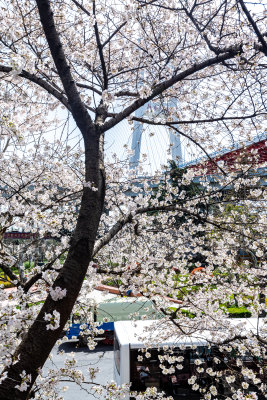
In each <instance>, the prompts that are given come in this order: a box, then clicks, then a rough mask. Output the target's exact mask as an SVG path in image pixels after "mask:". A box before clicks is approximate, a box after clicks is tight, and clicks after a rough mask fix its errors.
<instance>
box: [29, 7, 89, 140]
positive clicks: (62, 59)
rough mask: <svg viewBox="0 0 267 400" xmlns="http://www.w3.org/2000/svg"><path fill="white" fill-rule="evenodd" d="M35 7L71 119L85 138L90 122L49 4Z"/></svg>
mask: <svg viewBox="0 0 267 400" xmlns="http://www.w3.org/2000/svg"><path fill="white" fill-rule="evenodd" d="M37 6H38V10H39V14H40V20H41V23H42V26H43V30H44V33H45V36H46V40H47V43H48V46H49V48H50V51H51V55H52V57H53V60H54V63H55V65H56V69H57V72H58V75H59V77H60V79H61V82H62V84H63V87H64V90H65V93H66V96H67V98H68V100H69V105H70V108H71V111H72V114H73V118H74V119H75V122H76V124H77V126H78V127H79V128H80V130H81V132H82V135H83V136H85V135H87V133H86V131H88V127H90V128H92V120H91V117H90V115H89V114H88V112H87V110H86V107H85V105H84V103H83V102H82V100H81V98H80V95H79V92H78V90H77V87H76V84H75V82H74V79H73V77H72V74H71V72H70V66H69V64H68V62H67V59H66V56H65V53H64V50H63V46H62V44H61V41H60V38H59V35H58V32H57V30H56V27H55V23H54V18H53V11H52V9H51V7H50V2H49V1H48V0H37Z"/></svg>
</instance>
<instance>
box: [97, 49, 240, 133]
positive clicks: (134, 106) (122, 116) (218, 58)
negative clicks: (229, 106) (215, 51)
mask: <svg viewBox="0 0 267 400" xmlns="http://www.w3.org/2000/svg"><path fill="white" fill-rule="evenodd" d="M241 52H242V47H241V46H236V47H232V48H229V49H228V51H227V52H226V53H225V54H220V55H218V56H216V57H213V58H209V59H208V60H205V61H203V62H201V63H199V64H195V65H193V66H192V67H190V68H188V69H186V70H185V71H183V72H180V73H179V74H178V75H175V76H173V77H172V78H170V79H168V80H166V81H164V82H162V83H159V84H158V85H156V87H155V88H154V90H153V91H152V94H151V95H150V96H148V97H146V98H144V99H138V100H136V101H135V102H134V103H132V104H131V105H130V106H128V107H126V108H125V109H124V110H123V111H122V112H121V113H119V114H118V115H117V116H116V117H114V118H111V119H110V120H109V121H107V122H106V123H105V124H104V125H103V126H102V127H101V131H102V132H106V131H108V130H109V129H111V128H113V127H114V126H115V125H117V124H118V123H119V122H121V121H122V120H123V119H125V118H127V117H129V115H131V114H132V113H133V112H135V111H136V110H137V109H138V108H140V107H142V106H143V105H144V104H146V103H148V102H149V101H150V100H152V99H154V98H155V97H157V96H159V95H160V94H161V93H163V92H164V91H165V90H167V89H169V88H170V87H172V86H173V85H174V84H175V83H177V82H180V81H182V80H184V79H185V78H187V77H189V76H190V75H193V74H195V73H196V72H200V71H202V70H203V69H205V68H207V67H211V66H213V65H216V64H219V63H222V62H223V61H226V60H229V59H231V58H234V57H235V56H237V55H238V54H240V53H241Z"/></svg>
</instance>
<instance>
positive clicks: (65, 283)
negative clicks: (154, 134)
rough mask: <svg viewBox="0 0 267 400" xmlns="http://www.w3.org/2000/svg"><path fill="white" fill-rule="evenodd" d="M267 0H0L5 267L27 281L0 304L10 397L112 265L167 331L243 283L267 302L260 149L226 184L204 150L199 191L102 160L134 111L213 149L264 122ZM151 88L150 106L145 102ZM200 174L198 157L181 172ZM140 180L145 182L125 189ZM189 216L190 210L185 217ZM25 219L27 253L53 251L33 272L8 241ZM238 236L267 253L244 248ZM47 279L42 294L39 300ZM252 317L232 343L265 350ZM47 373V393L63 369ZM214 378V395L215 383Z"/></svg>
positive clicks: (27, 381)
mask: <svg viewBox="0 0 267 400" xmlns="http://www.w3.org/2000/svg"><path fill="white" fill-rule="evenodd" d="M258 3H259V4H258V5H257V8H256V11H255V12H254V13H252V12H250V11H249V9H248V8H247V6H246V4H245V3H244V2H243V1H236V0H220V1H218V2H214V1H206V2H197V1H182V0H181V1H170V0H168V1H165V0H161V1H157V0H156V1H155V0H152V1H142V0H136V1H130V0H129V1H113V0H108V1H107V0H106V1H105V0H98V1H90V2H85V1H76V0H68V1H64V2H63V1H60V0H58V1H55V2H49V1H48V0H37V1H28V0H23V1H20V2H18V1H12V2H6V1H4V0H2V1H1V3H0V4H1V34H0V38H1V41H0V53H1V59H0V73H1V89H0V90H1V96H0V102H1V111H0V112H1V115H0V117H1V159H0V162H1V192H2V196H1V200H0V202H1V260H0V261H1V265H0V267H1V269H2V271H3V272H4V273H5V274H6V276H8V277H9V279H10V280H11V281H13V283H14V284H15V285H16V287H17V291H16V294H15V293H14V294H13V295H12V296H14V300H15V304H12V301H11V299H10V298H9V297H10V294H7V293H6V291H4V290H1V298H2V300H3V301H5V300H7V304H6V303H3V309H2V310H1V324H2V325H1V330H2V332H1V338H2V341H1V357H2V361H1V363H2V376H1V384H0V398H1V399H26V398H30V397H31V396H34V395H35V396H37V395H38V394H37V392H36V391H35V386H34V385H35V382H36V379H37V377H38V375H39V376H41V368H42V366H43V365H44V363H45V361H46V359H47V358H48V356H49V353H50V352H51V350H52V348H53V346H54V345H55V343H56V341H57V339H58V338H59V336H60V333H61V331H62V329H63V328H64V326H65V324H66V322H67V320H68V318H69V315H70V313H71V311H72V309H73V307H74V305H75V302H76V300H77V298H78V296H79V293H80V296H81V297H83V293H84V291H88V290H91V289H92V288H93V287H94V285H95V284H96V282H97V281H99V280H101V279H105V277H113V278H114V277H115V278H116V279H118V278H119V280H120V286H121V290H122V292H123V290H124V289H125V288H130V289H131V290H132V291H133V292H138V293H142V294H143V295H145V296H147V297H149V298H152V299H153V301H154V302H155V304H156V306H157V307H159V308H161V309H162V310H163V311H164V312H165V314H166V316H165V318H166V321H167V320H168V321H171V322H172V325H171V326H172V328H170V331H172V329H173V330H175V332H176V333H177V332H178V333H179V334H187V333H188V332H189V331H191V330H194V329H196V327H198V329H206V328H207V327H208V328H210V329H212V327H214V326H215V325H216V324H218V323H219V322H220V321H222V320H223V321H225V320H226V317H227V311H224V310H223V307H222V305H224V304H226V303H229V301H230V300H231V296H232V295H233V293H234V294H235V299H236V301H237V302H238V303H239V304H242V303H244V295H245V296H246V306H247V307H248V308H249V311H250V312H251V313H252V315H255V316H258V315H260V314H261V312H262V311H264V309H265V305H264V304H262V303H260V301H259V295H260V294H265V279H266V278H265V275H266V263H265V262H264V248H265V246H266V242H265V237H264V235H263V233H262V232H263V228H264V227H265V225H266V214H265V213H264V211H263V206H262V205H261V207H259V208H260V212H257V211H256V210H257V208H256V206H257V204H259V203H260V202H261V203H262V199H263V196H264V194H263V190H261V189H260V188H259V179H260V178H259V177H258V176H257V175H255V174H254V175H253V174H252V173H251V172H252V171H253V168H254V169H255V166H256V165H257V155H256V154H255V155H254V156H255V157H254V156H253V157H254V158H253V157H252V158H251V159H249V160H246V162H242V160H241V159H240V160H237V164H238V165H236V166H235V167H234V168H232V167H228V166H222V165H220V164H218V165H216V168H217V178H216V179H217V181H218V182H217V186H216V187H214V185H213V186H210V185H209V182H208V179H206V178H205V163H203V171H202V176H203V178H202V180H201V185H202V188H203V190H202V191H201V193H200V194H195V195H194V196H193V197H190V198H188V197H187V196H186V193H185V191H183V190H179V188H177V186H175V185H172V184H171V183H170V182H169V180H168V178H166V180H165V183H164V185H165V186H164V188H163V189H162V190H164V192H165V195H164V198H163V199H162V198H161V196H160V193H161V190H158V191H157V194H156V195H155V194H154V193H151V191H152V189H151V187H152V186H153V185H155V186H159V185H161V183H162V177H161V176H159V175H158V176H155V177H154V178H153V179H152V181H151V182H150V183H149V182H147V181H146V180H145V179H144V181H143V183H142V184H141V185H140V181H138V182H137V183H136V181H137V178H138V174H139V173H138V172H137V171H134V172H131V173H128V175H127V174H126V172H125V171H124V170H123V169H122V168H121V167H120V164H119V162H118V160H116V159H115V160H114V163H109V164H108V163H105V160H104V139H105V133H106V132H107V131H109V130H110V129H112V128H114V129H115V128H116V127H117V126H118V124H119V123H120V122H121V121H124V120H127V121H128V122H129V124H130V125H131V124H132V123H133V121H134V120H135V121H139V122H140V123H142V124H143V126H144V129H147V127H148V126H153V125H154V126H156V125H159V126H164V127H165V128H166V129H169V130H171V131H172V132H173V133H174V134H179V135H181V136H182V137H184V138H186V140H188V143H193V144H194V146H197V147H198V148H199V149H200V150H201V151H202V153H203V155H205V156H208V154H209V153H210V152H211V151H213V150H214V149H216V150H217V149H220V147H222V146H228V147H231V145H233V143H234V142H235V140H236V138H238V139H239V142H240V143H241V146H242V143H243V145H244V143H245V142H246V141H248V140H252V138H253V137H254V136H255V135H257V134H259V133H262V131H263V129H264V118H265V116H266V102H265V93H266V83H265V81H266V80H265V71H266V60H265V57H266V40H265V37H266V34H265V31H264V26H265V25H266V7H265V5H264V2H262V3H261V2H258ZM173 99H175V104H176V106H175V107H174V106H172V105H171V104H174V103H173V101H172V100H173ZM149 102H150V104H151V105H152V106H151V112H150V114H147V115H144V116H143V117H137V116H135V114H134V113H135V111H136V110H138V109H140V107H142V106H144V105H146V104H148V103H149ZM62 109H63V110H64V111H63V110H62ZM157 110H160V111H157ZM73 121H74V123H75V125H76V127H77V129H76V131H75V132H72V131H71V126H72V124H73ZM77 131H78V132H79V133H77ZM114 131H116V129H115V130H114ZM51 132H54V133H55V139H51V138H52V136H53V135H52V134H51ZM114 135H116V133H114ZM213 163H214V164H216V161H213ZM237 171H239V173H238V174H237ZM240 171H241V172H240ZM194 176H195V170H194V169H193V168H191V169H188V171H187V172H186V173H185V174H184V175H183V177H182V180H181V185H183V186H184V185H190V184H191V181H192V179H193V177H194ZM130 184H131V185H133V187H132V189H131V190H132V191H133V192H135V195H134V196H129V195H127V193H128V194H129V185H130ZM229 187H230V188H231V190H232V194H231V195H229V194H228V195H226V194H225V193H226V192H227V191H226V190H224V189H225V188H229ZM246 188H247V190H248V191H249V193H250V194H248V193H247V194H246V197H244V198H242V199H241V200H242V202H243V203H245V205H244V206H245V207H246V208H249V209H250V210H251V213H244V214H242V223H240V216H239V214H238V218H237V216H236V214H235V213H234V212H232V213H231V215H230V216H228V217H227V218H226V217H225V213H224V205H225V204H226V203H229V202H231V203H240V202H241V200H240V193H241V192H242V190H245V189H246ZM228 193H229V192H228ZM174 199H175V201H174ZM251 204H256V205H255V206H252V205H251ZM255 214H257V215H258V216H259V218H258V219H256V218H255ZM177 217H184V218H183V223H181V224H178V226H177V223H176V224H175V221H176V219H177ZM200 220H201V223H195V222H196V221H200ZM12 226H17V227H20V228H23V229H24V230H26V231H28V232H31V236H30V237H29V239H28V240H27V241H25V242H23V243H21V244H20V249H19V252H20V254H24V255H26V256H27V257H28V256H29V255H31V254H32V253H33V252H34V251H36V248H37V247H38V246H39V247H40V246H43V251H44V252H45V258H46V260H47V261H46V263H45V265H44V266H38V265H35V267H34V269H33V270H31V271H29V274H28V275H29V276H28V277H27V280H26V282H24V280H23V279H20V278H19V275H18V274H17V273H16V268H18V266H19V263H20V256H19V255H18V254H17V253H15V254H14V249H12V246H10V243H8V242H6V241H5V240H3V238H4V236H5V233H6V232H7V231H8V229H9V228H10V227H12ZM218 231H219V232H218ZM240 240H242V243H243V246H245V247H246V248H250V249H252V250H253V252H254V253H255V254H256V256H257V257H258V259H259V260H260V261H259V262H258V263H260V268H259V264H257V265H253V266H251V265H250V263H249V262H248V263H246V262H245V263H242V265H239V264H238V263H237V262H236V251H237V249H238V248H239V247H240ZM197 253H202V254H203V255H204V256H205V259H206V261H205V262H206V273H205V274H202V275H197V276H191V275H188V274H187V272H188V264H189V263H190V262H191V264H192V262H193V261H192V260H194V256H195V254H197ZM93 260H95V261H96V262H97V264H98V265H99V266H100V268H98V269H95V268H94V267H93V266H92V261H93ZM190 260H191V261H190ZM196 266H197V267H198V264H197V263H196ZM233 268H235V272H234V273H233V274H232V276H231V279H229V271H231V270H232V269H233ZM216 271H217V272H216ZM85 278H86V280H85ZM193 286H194V287H197V301H195V299H194V296H193V295H192V293H193V292H192V288H193ZM34 287H35V288H38V290H39V296H41V297H43V298H45V301H44V304H42V305H40V304H37V302H36V299H35V301H33V299H34V297H33V296H35V294H34V292H33V288H34ZM8 296H9V297H8ZM164 296H172V297H174V298H175V297H178V298H182V301H183V305H187V307H189V308H190V312H191V313H193V314H194V316H195V318H194V319H192V320H189V319H188V317H187V316H186V315H185V314H184V313H183V312H182V307H178V308H177V310H176V311H175V312H174V313H170V312H168V302H167V300H164V299H165V297H164ZM33 303H34V304H33ZM29 304H31V306H29ZM32 304H33V305H32ZM75 307H78V306H77V305H76V306H75ZM166 323H167V322H166ZM226 323H227V324H228V323H229V320H228V319H227V322H226ZM168 326H169V325H168ZM227 326H228V325H227ZM240 329H241V327H240V326H238V327H237V328H235V329H234V328H233V329H232V328H231V329H229V332H228V333H227V334H225V337H223V342H222V343H221V345H222V346H224V345H225V346H227V345H228V343H230V342H231V343H233V346H234V348H235V349H236V348H237V349H239V347H240V346H241V350H240V351H241V352H242V351H243V352H244V346H245V348H249V349H252V348H254V349H255V350H253V351H254V352H255V354H254V353H253V354H254V355H255V356H257V355H258V353H259V354H262V352H263V353H264V354H263V356H262V357H264V355H265V345H266V342H265V339H264V335H265V333H264V332H265V330H264V329H265V328H263V329H262V330H261V331H258V332H257V333H256V334H252V333H251V332H244V333H243V335H241V334H240ZM170 333H172V332H170ZM213 339H214V341H216V340H218V335H217V336H216V334H215V335H214V338H213ZM92 340H93V339H92ZM238 346H239V347H238ZM242 346H243V347H242ZM262 348H263V349H264V350H262ZM251 351H252V350H251ZM240 363H242V361H240ZM243 369H244V371H245V372H244V374H243V377H245V376H247V375H249V377H250V378H249V379H252V380H253V379H254V381H255V382H254V381H253V382H254V384H255V385H258V386H259V388H260V390H261V392H262V393H266V387H265V386H264V384H262V383H261V381H260V382H258V380H259V378H258V377H257V376H255V373H254V372H253V371H252V370H250V371H249V372H247V370H245V367H244V368H243ZM71 374H72V370H71V369H70V370H69V375H70V376H72V377H75V379H82V377H80V378H79V377H78V375H77V374H76V375H75V373H73V374H72V375H71ZM253 374H254V375H253ZM234 375H235V374H234V373H233V376H234ZM252 375H253V376H252ZM251 376H252V378H251ZM241 378H242V376H241ZM241 378H240V379H241ZM38 379H39V380H37V383H38V382H39V383H38V385H40V386H43V388H45V389H44V390H46V392H44V393H46V394H44V395H43V397H44V396H45V395H47V393H50V392H49V390H50V389H51V388H50V386H49V385H50V384H51V382H52V380H51V381H49V382H48V381H47V380H45V379H43V378H40V377H39V378H38ZM42 379H43V380H42ZM233 379H234V377H233V378H229V379H228V381H229V383H231V382H234V381H233ZM242 379H243V378H242ZM244 379H245V378H244ZM54 381H55V380H54ZM193 381H194V379H193ZM193 381H192V382H193ZM242 382H243V383H244V385H243V386H242V387H243V388H245V386H246V385H245V380H244V381H242ZM193 384H194V382H193ZM211 388H212V389H207V391H206V394H205V395H206V396H208V397H207V398H211V396H213V395H214V396H216V393H217V392H216V390H215V389H214V388H213V386H211ZM113 389H114V388H113V387H110V388H109V389H108V390H111V392H112V390H113ZM51 390H52V389H51ZM114 390H115V389H114ZM233 390H236V389H233ZM113 396H115V395H113Z"/></svg>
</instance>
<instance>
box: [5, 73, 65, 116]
mask: <svg viewBox="0 0 267 400" xmlns="http://www.w3.org/2000/svg"><path fill="white" fill-rule="evenodd" d="M11 71H12V68H11V67H7V66H5V65H0V72H5V73H10V72H11ZM18 76H20V77H21V78H25V79H27V80H28V81H31V82H33V83H35V84H37V85H38V86H40V87H41V88H43V89H45V90H46V91H47V92H48V93H50V94H51V95H52V96H54V97H55V98H56V99H57V100H59V101H60V102H61V103H62V104H63V105H64V106H65V107H66V108H67V109H68V110H70V105H69V103H68V99H67V98H66V96H65V95H64V94H63V92H60V91H59V90H57V89H55V88H54V87H53V86H52V85H51V84H50V83H48V82H47V81H45V80H44V79H42V78H39V77H38V76H36V75H34V74H31V73H30V72H28V71H25V70H24V69H23V70H22V71H21V72H20V73H19V74H18Z"/></svg>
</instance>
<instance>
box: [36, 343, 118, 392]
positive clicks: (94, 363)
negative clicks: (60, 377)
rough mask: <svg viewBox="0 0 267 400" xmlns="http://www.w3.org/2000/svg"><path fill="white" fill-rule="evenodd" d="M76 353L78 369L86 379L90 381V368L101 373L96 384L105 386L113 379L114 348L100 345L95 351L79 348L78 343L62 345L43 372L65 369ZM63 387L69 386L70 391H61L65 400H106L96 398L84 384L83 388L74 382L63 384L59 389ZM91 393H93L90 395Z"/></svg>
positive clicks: (54, 350)
mask: <svg viewBox="0 0 267 400" xmlns="http://www.w3.org/2000/svg"><path fill="white" fill-rule="evenodd" d="M60 350H64V352H65V354H64V355H60V354H59V351H60ZM72 352H73V353H75V359H76V360H77V364H76V365H77V369H79V370H81V371H82V373H83V375H84V376H85V379H86V378H87V379H88V368H89V367H90V366H91V367H98V368H99V369H100V373H99V374H98V376H97V379H96V382H99V383H101V384H104V383H106V382H108V381H111V380H112V379H113V347H112V346H104V345H102V346H101V345H98V346H97V347H96V349H95V350H94V351H91V350H89V349H88V348H87V347H82V348H77V347H76V343H75V342H72V341H69V342H66V343H63V344H61V345H60V346H59V347H55V348H54V349H53V351H52V356H53V358H52V360H47V362H46V363H45V365H44V368H43V372H44V375H45V374H46V372H47V370H48V368H53V369H56V368H62V367H64V361H65V359H66V357H67V358H70V356H71V353H72ZM62 386H68V387H69V389H68V390H67V391H66V392H63V391H60V395H61V396H62V397H63V398H64V400H76V399H77V400H96V399H101V400H103V399H104V396H96V395H93V394H92V391H90V390H89V387H88V385H86V384H83V385H82V388H80V387H79V385H77V384H76V383H73V382H62V383H61V384H60V385H59V388H61V387H62ZM88 392H91V393H88Z"/></svg>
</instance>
